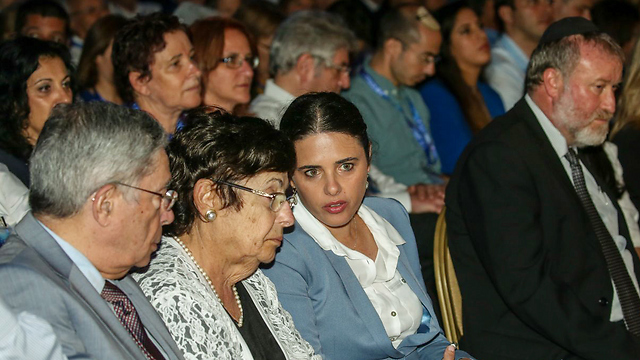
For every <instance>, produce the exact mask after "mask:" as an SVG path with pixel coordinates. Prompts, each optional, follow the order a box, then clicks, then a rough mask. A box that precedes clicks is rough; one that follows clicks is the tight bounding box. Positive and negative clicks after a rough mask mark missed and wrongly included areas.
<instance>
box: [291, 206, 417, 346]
mask: <svg viewBox="0 0 640 360" xmlns="http://www.w3.org/2000/svg"><path fill="white" fill-rule="evenodd" d="M293 213H294V216H295V218H296V220H297V221H298V223H299V224H300V226H302V228H303V229H304V231H305V232H306V233H307V234H309V236H311V237H312V238H313V239H314V240H315V241H316V243H318V245H319V246H320V247H321V248H322V249H324V250H327V251H332V252H333V253H334V254H336V255H338V256H342V257H344V258H345V260H346V261H347V264H349V267H350V268H351V270H353V273H354V275H355V276H356V278H357V279H358V281H359V282H360V285H362V288H363V290H364V292H365V293H366V294H367V297H368V298H369V300H370V301H371V304H372V305H373V307H374V308H375V310H376V312H377V313H378V316H380V320H381V321H382V324H383V325H384V328H385V330H386V332H387V335H388V336H389V339H390V340H391V342H392V344H393V346H395V347H397V346H398V345H400V343H401V342H402V340H403V339H404V338H405V337H407V336H409V335H412V334H415V333H416V331H417V330H418V327H419V326H420V321H421V320H422V304H421V303H420V299H418V297H417V296H416V294H415V293H414V292H413V291H412V290H411V288H410V287H409V285H408V284H407V282H406V281H405V279H403V278H402V275H400V272H398V269H397V265H398V258H399V256H400V250H399V249H398V246H399V245H402V244H404V243H405V241H404V239H403V238H402V236H400V234H399V233H398V231H397V230H396V229H395V228H394V227H393V226H392V225H391V224H390V223H389V222H388V221H387V220H385V219H384V218H382V217H381V216H380V215H378V214H376V213H375V212H374V211H373V210H371V209H370V208H368V207H367V206H365V205H362V206H360V209H359V210H358V215H360V218H361V219H362V221H364V223H365V224H366V225H367V228H369V231H371V234H372V235H373V239H374V240H375V242H376V245H377V246H378V253H377V254H376V258H375V260H372V259H370V258H368V257H367V256H365V255H363V254H362V253H360V252H358V251H356V250H352V249H350V248H348V247H347V246H345V245H344V244H342V243H341V242H339V241H338V240H337V239H336V238H335V237H334V236H333V235H332V234H331V232H330V231H329V230H328V229H327V228H326V227H325V226H324V225H322V223H320V221H318V220H317V219H316V218H315V217H314V216H313V215H312V214H311V213H310V212H309V211H308V210H307V209H306V208H305V207H304V205H303V204H302V203H301V202H300V201H298V205H297V206H296V207H295V208H294V211H293Z"/></svg>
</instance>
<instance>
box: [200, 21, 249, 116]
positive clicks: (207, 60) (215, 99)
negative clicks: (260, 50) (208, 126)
mask: <svg viewBox="0 0 640 360" xmlns="http://www.w3.org/2000/svg"><path fill="white" fill-rule="evenodd" d="M189 30H190V32H191V34H193V48H194V60H195V61H196V63H197V65H198V67H199V68H200V71H202V84H203V86H202V103H203V104H204V105H209V106H217V107H219V108H222V109H224V110H226V111H228V112H233V110H234V109H235V108H236V106H238V105H245V104H248V103H249V101H250V100H251V83H252V80H253V70H254V69H255V68H256V67H257V66H258V61H259V60H258V57H257V55H256V49H255V45H254V44H253V43H252V42H251V40H250V39H251V36H250V34H249V32H248V31H247V29H246V28H245V27H244V25H242V23H240V22H239V21H237V20H234V19H229V18H222V17H212V18H207V19H204V20H198V21H196V22H195V23H194V24H193V25H191V27H190V28H189Z"/></svg>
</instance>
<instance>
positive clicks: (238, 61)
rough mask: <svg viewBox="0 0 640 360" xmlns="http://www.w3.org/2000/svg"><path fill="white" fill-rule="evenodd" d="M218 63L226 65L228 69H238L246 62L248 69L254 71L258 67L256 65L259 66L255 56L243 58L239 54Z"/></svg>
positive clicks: (258, 60)
mask: <svg viewBox="0 0 640 360" xmlns="http://www.w3.org/2000/svg"><path fill="white" fill-rule="evenodd" d="M218 61H220V62H221V63H224V64H225V65H227V67H228V68H229V69H238V68H240V67H241V66H242V64H244V63H245V62H247V64H249V67H250V68H252V69H254V70H255V69H256V68H257V67H258V65H260V59H258V57H257V56H252V55H247V56H244V57H243V56H241V55H240V54H232V55H229V56H227V57H224V58H222V59H220V60H218Z"/></svg>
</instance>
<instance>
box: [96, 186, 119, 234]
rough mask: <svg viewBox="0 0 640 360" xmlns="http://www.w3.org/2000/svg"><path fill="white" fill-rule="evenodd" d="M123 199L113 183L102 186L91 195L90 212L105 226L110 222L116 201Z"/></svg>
mask: <svg viewBox="0 0 640 360" xmlns="http://www.w3.org/2000/svg"><path fill="white" fill-rule="evenodd" d="M123 200H124V199H123V198H122V196H121V195H120V193H119V192H118V191H116V186H115V185H113V184H107V185H104V186H102V187H101V188H100V189H98V191H96V192H95V193H94V194H93V196H91V199H90V201H91V213H92V215H93V218H94V219H95V220H96V222H97V223H98V224H100V226H102V227H106V226H108V225H109V224H110V223H111V218H112V215H113V213H114V211H115V207H116V204H117V203H118V201H123Z"/></svg>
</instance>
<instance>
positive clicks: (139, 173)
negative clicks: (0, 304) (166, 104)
mask: <svg viewBox="0 0 640 360" xmlns="http://www.w3.org/2000/svg"><path fill="white" fill-rule="evenodd" d="M165 145H166V135H165V133H164V131H163V129H162V127H161V126H160V125H159V124H158V123H157V122H156V121H154V120H153V119H152V118H151V117H150V116H149V115H147V114H146V113H144V112H141V111H135V110H131V109H127V108H124V107H119V106H116V105H113V104H109V103H99V102H92V103H81V104H74V105H65V106H59V107H57V108H56V109H54V111H53V112H52V115H51V117H50V118H49V119H48V121H47V123H46V124H45V126H44V128H43V131H42V133H41V136H40V139H39V142H38V143H37V145H36V148H35V150H34V152H33V155H32V157H31V161H30V171H31V177H32V184H31V190H30V194H29V203H30V205H31V209H32V210H31V213H28V214H27V215H26V216H25V218H24V219H23V220H22V221H21V222H20V223H18V225H17V226H16V227H15V230H14V233H13V234H12V235H10V236H9V238H8V240H7V243H6V244H5V245H4V246H3V247H2V248H1V249H0V294H1V295H2V297H3V298H4V300H5V301H6V302H7V303H8V304H9V306H11V307H12V308H13V309H14V311H28V312H30V313H33V314H34V315H37V316H39V317H41V318H43V319H45V320H47V321H48V322H49V323H51V326H52V327H53V330H54V332H55V334H56V336H57V337H58V340H59V341H60V343H61V345H62V349H63V352H64V353H65V355H67V356H68V357H69V358H76V357H83V358H84V357H87V358H96V359H140V360H142V359H181V358H182V355H181V353H180V351H179V350H178V348H177V346H176V344H175V343H174V342H173V340H172V339H171V336H170V334H169V332H168V331H167V329H166V328H165V326H164V324H163V322H162V320H161V319H160V317H159V316H158V314H157V313H156V312H155V310H154V309H153V307H152V306H151V304H149V302H148V301H147V300H146V298H145V297H144V294H143V293H142V291H141V290H140V288H139V287H138V285H137V284H136V283H135V281H134V280H133V279H132V278H131V277H130V276H129V275H128V273H129V271H130V270H131V269H132V268H134V267H144V266H146V265H147V264H148V263H149V260H150V257H151V253H152V252H153V251H155V250H156V248H157V247H158V243H159V241H160V239H161V235H162V225H166V224H169V223H171V222H172V221H173V213H172V210H171V207H172V206H173V204H174V203H175V201H176V199H177V194H176V192H174V191H172V190H168V189H167V183H168V182H169V180H170V174H169V162H168V158H167V155H166V153H165V150H164V147H165Z"/></svg>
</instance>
